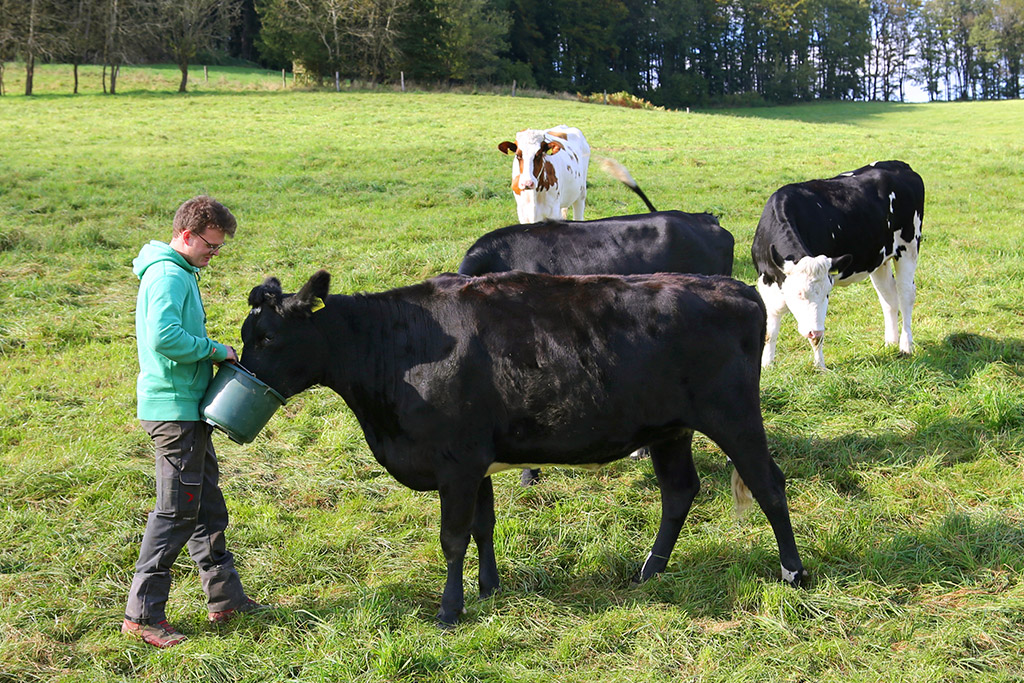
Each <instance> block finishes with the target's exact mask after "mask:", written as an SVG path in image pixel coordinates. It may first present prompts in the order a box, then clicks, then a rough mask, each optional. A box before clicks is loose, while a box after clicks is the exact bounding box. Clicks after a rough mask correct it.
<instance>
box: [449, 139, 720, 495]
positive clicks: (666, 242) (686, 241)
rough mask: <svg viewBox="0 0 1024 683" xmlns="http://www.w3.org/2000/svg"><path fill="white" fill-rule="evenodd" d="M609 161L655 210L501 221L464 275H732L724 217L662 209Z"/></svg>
mask: <svg viewBox="0 0 1024 683" xmlns="http://www.w3.org/2000/svg"><path fill="white" fill-rule="evenodd" d="M602 166H604V168H605V169H606V170H608V171H609V172H610V173H612V174H613V175H615V176H616V177H617V178H618V179H619V180H621V181H622V182H623V183H625V184H626V185H628V186H629V187H630V189H632V190H633V191H634V192H636V193H637V194H638V195H639V196H640V198H641V199H643V201H644V203H646V204H647V206H648V208H650V210H651V213H644V214H634V215H628V216H615V217H612V218H600V219H597V220H590V221H557V220H556V221H547V222H544V223H535V224H521V225H510V226H508V227H505V228H499V229H498V230H494V231H492V232H489V233H487V234H485V235H483V236H482V237H480V239H478V240H477V241H476V242H474V243H473V246H471V247H470V248H469V250H468V251H467V252H466V255H465V256H464V257H463V259H462V263H461V264H460V265H459V274H461V275H486V274H488V273H501V272H506V271H509V270H523V271H526V272H529V273H550V274H552V275H599V274H614V275H640V274H644V273H694V274H698V275H732V261H733V247H734V245H735V240H734V239H733V236H732V233H730V232H729V231H728V230H726V229H725V228H723V227H722V226H721V225H719V224H718V219H717V218H715V217H714V216H713V215H711V214H709V213H685V212H683V211H658V210H656V209H655V208H654V205H653V204H651V202H650V200H648V199H647V196H646V195H645V194H644V193H643V191H642V190H641V189H640V188H639V186H638V185H637V184H636V182H635V181H634V180H633V178H632V176H630V174H629V171H627V170H626V168H625V167H624V166H622V165H621V164H619V163H618V162H615V161H613V160H610V159H606V160H604V162H602ZM539 476H540V471H539V470H538V469H529V468H528V469H525V470H523V473H522V478H521V481H522V483H523V485H524V486H529V485H531V484H534V483H536V482H537V481H538V480H539Z"/></svg>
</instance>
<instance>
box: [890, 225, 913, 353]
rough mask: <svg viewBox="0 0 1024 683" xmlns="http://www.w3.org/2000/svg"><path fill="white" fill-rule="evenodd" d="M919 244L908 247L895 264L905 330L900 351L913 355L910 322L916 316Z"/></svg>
mask: <svg viewBox="0 0 1024 683" xmlns="http://www.w3.org/2000/svg"><path fill="white" fill-rule="evenodd" d="M917 255H918V251H917V243H916V242H913V243H911V244H909V245H907V250H906V251H905V252H903V255H902V256H901V257H900V258H899V259H897V260H895V261H894V262H893V268H894V270H895V271H896V293H897V295H898V296H899V302H900V316H901V317H902V318H903V329H902V331H901V332H900V351H902V352H903V353H908V354H909V353H913V351H914V337H913V336H912V335H911V333H910V322H911V318H912V317H913V315H914V300H915V299H916V298H917V285H916V284H915V283H914V272H915V271H916V270H917Z"/></svg>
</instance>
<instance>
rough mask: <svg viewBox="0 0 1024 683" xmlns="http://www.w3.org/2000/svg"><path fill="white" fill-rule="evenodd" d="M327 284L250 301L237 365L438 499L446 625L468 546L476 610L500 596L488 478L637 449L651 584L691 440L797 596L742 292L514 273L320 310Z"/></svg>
mask: <svg viewBox="0 0 1024 683" xmlns="http://www.w3.org/2000/svg"><path fill="white" fill-rule="evenodd" d="M329 281H330V276H329V275H328V274H327V273H326V272H324V271H320V272H318V273H316V274H315V275H314V276H313V277H311V278H310V280H309V281H308V282H307V283H306V284H305V285H304V286H303V288H302V289H301V291H299V292H298V293H297V294H294V295H291V294H283V293H282V292H281V286H280V283H279V282H278V281H277V280H276V279H274V278H268V279H267V280H266V281H265V282H264V283H263V284H262V285H260V286H257V287H255V288H253V290H252V292H251V293H250V294H249V304H250V305H251V306H252V307H253V308H252V311H251V312H250V314H249V316H248V318H247V319H246V321H245V323H244V324H243V325H242V341H243V343H244V351H243V354H242V362H243V363H244V364H245V366H246V367H248V368H249V369H250V370H252V371H253V372H254V373H255V374H256V375H257V376H258V377H260V378H261V379H263V380H264V381H265V382H267V383H268V384H269V385H270V386H271V387H273V388H274V389H276V390H277V391H279V392H280V393H281V394H282V395H284V396H285V397H288V396H292V395H294V394H296V393H298V392H300V391H303V390H304V389H306V388H308V387H310V386H313V385H314V384H323V385H325V386H328V387H330V388H332V389H334V390H335V391H336V392H338V393H339V394H340V395H341V396H342V397H343V398H344V399H345V402H346V403H347V404H348V406H349V407H350V408H351V409H352V411H353V413H354V414H355V416H356V418H357V419H358V420H359V424H360V426H361V427H362V429H363V432H364V434H365V437H366V441H367V443H368V444H369V447H370V450H371V451H372V452H373V454H374V457H376V458H377V461H378V462H380V463H381V465H383V466H384V468H385V469H387V470H388V472H390V473H391V474H392V475H393V476H394V477H395V478H396V479H398V480H399V481H400V482H402V483H403V484H405V485H406V486H409V487H410V488H413V489H416V490H437V491H439V492H440V499H441V547H442V549H443V551H444V556H445V560H446V562H447V570H448V573H447V577H448V578H447V582H446V584H445V588H444V594H443V595H442V598H441V607H440V611H439V613H438V618H439V619H440V621H441V622H442V623H443V624H453V623H454V622H455V621H456V620H457V618H458V615H459V614H460V613H461V612H462V608H463V604H464V603H463V585H462V578H463V560H464V557H465V553H466V548H467V546H468V544H469V539H470V535H471V534H472V536H473V538H474V539H475V541H476V544H477V548H478V550H479V562H480V579H479V584H480V594H481V596H487V595H490V594H491V593H493V592H494V591H495V590H496V589H497V588H498V574H497V565H496V563H495V558H494V547H493V530H494V495H493V489H492V487H491V478H490V475H491V474H493V473H495V472H498V471H501V470H503V469H507V468H511V467H522V466H523V465H526V464H536V463H553V464H564V465H586V464H604V463H608V462H611V461H613V460H616V459H618V458H622V457H624V456H626V455H628V454H629V453H630V452H631V451H633V450H635V449H636V448H638V447H640V446H645V445H647V446H649V447H650V450H651V459H652V462H653V465H654V471H655V474H656V475H657V478H658V483H659V487H660V488H661V496H662V521H661V527H660V529H659V531H658V535H657V538H656V539H655V542H654V547H653V549H652V550H651V553H650V555H648V557H647V560H646V561H645V562H644V564H643V567H642V568H641V570H640V575H639V578H640V580H646V579H649V578H650V577H651V576H652V575H654V574H655V573H658V572H661V571H663V570H664V569H665V566H666V564H667V562H668V558H669V554H670V553H671V552H672V548H673V546H674V545H675V542H676V539H677V537H678V535H679V531H680V528H681V526H682V524H683V521H684V520H685V518H686V514H687V512H688V511H689V509H690V505H691V503H692V502H693V499H694V496H695V495H696V493H697V491H698V489H699V482H698V478H697V472H696V470H695V469H694V465H693V458H692V453H691V440H692V437H693V430H698V431H700V432H703V433H704V434H706V435H708V436H709V437H710V438H711V439H712V440H714V441H715V442H716V443H717V444H718V445H719V446H720V447H721V448H722V450H723V451H724V452H725V453H726V455H728V456H729V457H730V458H731V459H732V461H733V463H734V465H735V468H736V470H737V472H738V473H739V476H740V477H742V480H743V482H744V483H745V484H746V485H747V486H748V487H749V490H750V492H751V493H752V494H753V496H754V497H755V498H756V500H757V501H758V503H759V504H760V505H761V508H762V509H763V510H764V511H765V514H766V515H767V517H768V520H769V521H770V522H771V525H772V528H773V529H774V531H775V537H776V540H777V542H778V546H779V556H780V560H781V562H782V572H783V578H784V579H785V580H786V581H788V582H789V583H792V584H799V583H800V582H801V581H802V579H803V577H804V571H803V565H802V564H801V562H800V557H799V554H798V553H797V548H796V543H795V541H794V538H793V531H792V527H791V525H790V520H789V510H788V507H787V505H786V494H785V486H784V484H785V479H784V477H783V475H782V472H781V471H780V470H779V468H778V467H777V466H776V465H775V463H774V461H773V460H772V458H771V455H770V454H769V452H768V445H767V441H766V438H765V432H764V426H763V423H762V420H761V410H760V404H759V400H760V399H759V386H758V384H759V379H760V366H759V365H758V356H759V354H760V350H761V344H762V340H763V339H764V329H765V327H764V325H765V322H764V306H763V304H762V303H761V300H760V298H759V297H758V296H757V294H756V293H755V292H754V290H753V289H752V288H751V287H748V286H746V285H743V284H742V283H739V282H737V281H735V280H732V279H729V278H724V277H698V276H690V275H675V274H660V275H653V276H629V277H615V276H587V277H580V278H572V277H558V276H549V275H534V274H527V273H520V272H516V273H505V274H500V275H491V276H486V277H480V278H468V277H461V276H457V275H451V274H447V275H441V276H439V277H436V278H433V279H431V280H428V281H426V282H424V283H422V284H419V285H414V286H411V287H405V288H401V289H395V290H391V291H387V292H383V293H378V294H362V295H355V296H343V295H333V296H330V297H329V296H328V284H329Z"/></svg>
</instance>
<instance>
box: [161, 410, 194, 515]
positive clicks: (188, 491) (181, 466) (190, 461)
mask: <svg viewBox="0 0 1024 683" xmlns="http://www.w3.org/2000/svg"><path fill="white" fill-rule="evenodd" d="M198 431H199V430H197V429H186V430H183V433H182V435H181V440H180V441H179V442H178V443H177V444H175V445H176V446H177V447H179V448H180V450H179V451H178V452H176V453H167V454H164V455H162V456H161V457H160V458H159V463H158V465H157V476H158V477H159V479H160V481H159V482H158V483H157V509H158V510H160V511H161V512H167V513H172V514H178V515H184V516H185V517H195V516H196V514H197V512H198V510H199V497H200V495H201V494H202V484H203V463H204V460H205V456H206V439H205V438H197V436H199V437H202V435H201V434H198Z"/></svg>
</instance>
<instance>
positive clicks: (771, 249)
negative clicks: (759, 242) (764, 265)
mask: <svg viewBox="0 0 1024 683" xmlns="http://www.w3.org/2000/svg"><path fill="white" fill-rule="evenodd" d="M768 256H769V258H771V260H772V263H774V264H775V267H776V268H778V269H779V270H783V271H784V269H785V265H784V264H785V260H784V259H783V258H782V256H780V255H779V250H778V249H776V248H775V245H774V244H769V245H768Z"/></svg>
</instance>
